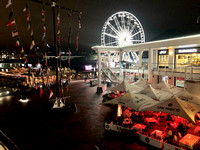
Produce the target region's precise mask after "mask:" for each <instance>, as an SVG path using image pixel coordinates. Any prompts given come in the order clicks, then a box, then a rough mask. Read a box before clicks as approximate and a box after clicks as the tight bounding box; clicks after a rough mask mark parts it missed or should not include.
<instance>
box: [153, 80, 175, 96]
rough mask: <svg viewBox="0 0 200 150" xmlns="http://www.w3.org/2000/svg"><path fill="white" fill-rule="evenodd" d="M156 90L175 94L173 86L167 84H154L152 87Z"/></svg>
mask: <svg viewBox="0 0 200 150" xmlns="http://www.w3.org/2000/svg"><path fill="white" fill-rule="evenodd" d="M152 86H153V87H154V88H155V89H160V90H162V91H166V92H170V93H173V91H172V90H171V88H172V86H171V85H169V84H168V83H166V82H160V83H159V84H153V85H152Z"/></svg>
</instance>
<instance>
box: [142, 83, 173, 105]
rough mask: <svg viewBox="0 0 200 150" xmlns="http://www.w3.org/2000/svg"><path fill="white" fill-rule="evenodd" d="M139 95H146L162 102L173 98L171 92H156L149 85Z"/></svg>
mask: <svg viewBox="0 0 200 150" xmlns="http://www.w3.org/2000/svg"><path fill="white" fill-rule="evenodd" d="M139 93H141V94H146V95H148V96H149V97H151V98H155V99H157V100H160V101H164V100H168V99H170V98H171V97H172V96H173V94H170V93H169V92H166V91H160V90H156V89H154V88H153V87H152V86H151V85H148V86H147V87H146V88H145V89H144V90H142V91H140V92H139Z"/></svg>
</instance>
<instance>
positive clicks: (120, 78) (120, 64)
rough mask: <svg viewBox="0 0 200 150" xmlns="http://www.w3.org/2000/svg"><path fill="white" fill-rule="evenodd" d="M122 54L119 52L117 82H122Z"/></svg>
mask: <svg viewBox="0 0 200 150" xmlns="http://www.w3.org/2000/svg"><path fill="white" fill-rule="evenodd" d="M122 54H123V52H119V80H121V81H122V80H123V69H122Z"/></svg>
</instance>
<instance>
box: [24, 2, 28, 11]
mask: <svg viewBox="0 0 200 150" xmlns="http://www.w3.org/2000/svg"><path fill="white" fill-rule="evenodd" d="M27 9H28V4H27V3H26V6H25V7H24V9H23V12H25V11H26V10H27Z"/></svg>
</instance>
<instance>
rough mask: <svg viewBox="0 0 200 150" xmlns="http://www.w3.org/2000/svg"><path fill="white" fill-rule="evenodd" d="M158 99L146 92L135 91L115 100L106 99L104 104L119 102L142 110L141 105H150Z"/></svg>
mask: <svg viewBox="0 0 200 150" xmlns="http://www.w3.org/2000/svg"><path fill="white" fill-rule="evenodd" d="M155 102H156V101H155V100H154V99H152V98H150V97H149V96H146V95H144V94H135V93H134V92H128V93H126V94H124V95H123V96H120V97H117V98H115V99H113V100H110V101H106V102H104V103H103V104H119V105H123V106H127V107H130V108H132V109H134V110H136V111H138V110H140V107H141V106H144V105H145V106H146V107H147V106H148V105H152V104H154V103H155Z"/></svg>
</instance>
